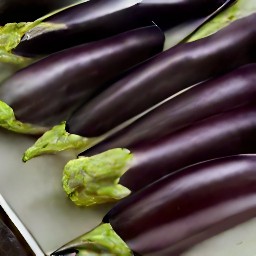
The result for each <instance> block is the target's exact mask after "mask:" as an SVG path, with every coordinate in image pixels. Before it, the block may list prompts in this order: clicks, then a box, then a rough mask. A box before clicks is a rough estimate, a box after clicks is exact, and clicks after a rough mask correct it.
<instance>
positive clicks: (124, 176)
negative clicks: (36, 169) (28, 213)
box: [0, 0, 256, 256]
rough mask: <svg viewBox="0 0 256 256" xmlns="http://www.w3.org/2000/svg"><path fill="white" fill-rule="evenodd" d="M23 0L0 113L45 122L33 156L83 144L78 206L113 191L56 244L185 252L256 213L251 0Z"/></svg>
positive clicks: (71, 184) (5, 60)
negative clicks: (87, 226) (79, 231)
mask: <svg viewBox="0 0 256 256" xmlns="http://www.w3.org/2000/svg"><path fill="white" fill-rule="evenodd" d="M14 2H15V1H14ZM14 2H13V3H11V2H10V3H9V5H8V4H7V3H6V5H3V7H0V13H1V12H3V13H5V14H6V15H4V16H3V19H2V20H0V21H1V23H2V24H3V26H2V27H1V28H0V64H1V65H3V67H5V68H4V69H3V70H6V73H5V74H4V75H3V78H2V77H0V78H1V85H0V127H2V128H4V129H7V130H9V131H11V132H16V133H21V134H26V135H33V136H38V139H37V141H36V142H35V144H34V145H31V147H30V148H29V149H27V151H26V152H24V155H23V158H22V159H23V161H24V162H26V161H28V160H30V159H32V158H34V157H38V156H40V155H43V154H56V153H58V152H60V151H64V150H75V152H76V154H77V156H78V157H77V159H74V160H71V161H69V162H68V163H67V164H66V165H65V167H64V170H63V178H62V186H63V189H64V193H63V194H64V196H65V193H66V194H67V196H68V198H69V199H70V200H72V202H74V204H75V205H76V206H80V207H82V206H91V205H95V204H103V203H109V202H117V203H116V204H115V205H114V207H113V208H112V209H111V210H110V212H109V213H108V214H107V215H106V216H105V217H104V218H103V220H102V224H100V225H99V226H98V227H96V228H95V229H94V230H92V231H90V232H88V233H86V234H84V235H82V236H81V237H78V238H76V239H75V240H74V241H72V242H70V243H68V244H66V245H64V246H63V247H61V248H60V249H58V250H57V251H56V252H54V253H53V254H52V255H102V256H105V255H109V256H110V255H118V256H119V255H120V256H131V255H141V256H144V255H145V256H170V255H181V254H182V253H183V252H184V251H186V250H187V249H189V248H190V247H192V246H194V245H195V244H197V243H200V242H202V241H204V240H205V239H207V238H209V237H212V236H214V235H216V234H219V233H221V232H223V231H224V230H227V229H229V228H232V227H234V226H235V225H238V224H240V223H242V222H244V221H247V220H249V219H251V218H253V217H255V216H256V172H255V170H256V136H255V135H256V103H255V97H256V52H255V42H256V28H255V26H254V24H256V1H255V0H247V1H245V0H237V1H236V0H194V1H191V0H185V1H184V0H180V1H179V0H178V1H170V0H164V1H157V0H118V1H116V0H90V1H71V0H69V1H68V0H66V1H64V2H62V3H61V4H60V3H59V1H57V0H55V2H54V3H52V2H51V1H50V2H49V1H45V2H44V5H41V4H39V2H38V3H36V2H37V1H34V2H35V3H34V2H33V3H34V5H33V8H35V10H38V12H34V13H33V15H32V16H27V17H26V15H24V16H17V17H15V12H14V11H13V10H15V8H16V7H17V6H16V5H18V3H17V2H15V3H14ZM31 4H32V3H30V1H25V2H23V3H22V6H21V8H23V7H24V6H26V7H25V8H28V6H29V5H31ZM13 6H15V8H14V7H13ZM39 6H44V7H45V8H43V7H42V8H40V7H39ZM1 8H2V9H1ZM58 8H61V9H58ZM191 10H193V11H191ZM9 11H10V13H13V14H14V15H13V16H12V15H7V14H8V12H9ZM49 11H52V12H51V13H49ZM43 14H45V16H43V17H40V15H43ZM7 17H8V19H7ZM24 19H27V20H24ZM6 22H11V23H6ZM15 22H18V23H15ZM191 24H193V26H192V30H191ZM188 25H189V26H190V29H189V30H188V31H189V32H187V33H185V34H184V35H183V36H182V40H180V41H179V42H176V43H174V46H172V47H168V46H167V44H166V41H167V39H170V38H169V37H171V36H172V35H168V38H167V36H166V35H167V32H168V31H174V30H175V29H176V30H177V29H180V28H181V26H184V27H186V26H188ZM40 136H41V137H40ZM118 201H120V202H118ZM75 205H74V207H75Z"/></svg>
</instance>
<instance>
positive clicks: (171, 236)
mask: <svg viewBox="0 0 256 256" xmlns="http://www.w3.org/2000/svg"><path fill="white" fill-rule="evenodd" d="M254 133H255V132H254ZM170 170H172V167H171V166H170ZM255 170H256V155H233V156H227V157H223V158H218V159H213V160H209V161H206V162H201V163H198V164H195V165H192V166H189V167H186V168H184V169H181V170H179V171H177V172H175V173H172V174H170V175H167V176H165V177H163V178H162V179H160V180H158V181H157V182H155V183H153V184H151V185H150V186H148V187H146V188H144V189H143V190H141V191H139V192H137V193H135V194H133V195H131V196H130V197H128V198H126V199H124V200H122V201H121V202H120V203H118V204H117V205H115V206H114V207H113V208H112V210H110V212H109V213H107V215H106V216H105V217H104V218H103V222H102V224H101V225H100V226H98V227H97V228H96V229H94V230H93V231H91V232H89V233H88V234H86V235H83V236H81V237H79V238H77V239H75V240H74V241H72V242H70V243H68V244H67V245H65V246H63V247H62V248H60V249H59V250H57V252H55V253H54V254H53V255H66V253H67V250H68V251H69V252H70V253H71V252H73V253H74V255H83V252H84V253H85V252H87V251H88V252H89V251H90V250H93V248H95V252H98V254H97V255H104V252H105V253H106V252H108V253H110V254H111V253H113V254H114V255H133V254H132V253H131V251H129V249H130V250H132V251H134V252H136V253H138V254H139V255H143V256H170V255H172V256H178V255H181V253H182V252H184V251H186V250H187V249H188V248H190V247H192V246H193V245H195V244H198V243H200V242H202V241H204V240H205V239H207V238H210V237H212V236H214V235H217V234H219V233H221V232H223V231H225V230H227V229H230V228H232V227H234V226H236V225H238V224H241V223H243V222H245V221H247V220H250V219H252V218H254V217H255V215H256V172H255ZM156 171H157V170H156ZM136 182H140V180H139V179H137V180H136ZM97 235H98V236H97ZM112 236H113V237H114V240H112V239H111V238H112ZM89 241H90V242H89ZM118 241H120V243H119V242H118ZM119 245H120V247H119ZM125 245H126V246H127V247H125ZM101 246H103V247H101ZM100 248H101V250H100ZM116 248H118V249H120V248H122V249H123V252H122V253H123V254H122V253H120V252H119V251H117V250H118V249H116ZM97 249H98V251H97ZM75 252H76V253H75Z"/></svg>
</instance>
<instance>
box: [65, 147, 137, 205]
mask: <svg viewBox="0 0 256 256" xmlns="http://www.w3.org/2000/svg"><path fill="white" fill-rule="evenodd" d="M132 160H133V155H132V154H131V153H130V151H129V150H127V149H121V148H116V149H111V150H108V151H106V152H103V153H101V154H98V155H95V156H92V157H80V158H78V159H76V160H71V161H69V162H68V163H67V164H66V166H65V168H64V172H63V178H62V183H63V188H64V191H65V192H66V193H67V195H68V197H69V198H70V199H71V200H72V201H73V202H74V203H75V204H76V205H78V206H90V205H94V204H102V203H107V202H115V201H117V200H120V199H122V198H124V197H126V196H128V195H129V194H130V193H131V191H130V190H129V189H127V188H126V187H124V186H122V185H120V184H118V183H119V180H120V177H121V176H122V175H123V174H124V173H125V172H126V171H127V170H128V169H129V167H130V165H131V163H132Z"/></svg>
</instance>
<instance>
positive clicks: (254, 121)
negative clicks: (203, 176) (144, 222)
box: [63, 104, 256, 205]
mask: <svg viewBox="0 0 256 256" xmlns="http://www.w3.org/2000/svg"><path fill="white" fill-rule="evenodd" d="M255 131H256V106H255V105H250V104H249V105H246V106H242V107H239V108H236V109H233V110H230V111H227V112H224V113H221V114H218V115H215V116H212V117H209V118H206V119H204V120H201V121H199V122H196V123H193V124H192V125H190V126H188V127H185V128H184V129H181V130H178V131H177V132H175V133H172V134H170V135H168V136H166V137H163V138H162V139H160V140H158V141H154V142H149V143H142V144H137V145H135V146H133V147H128V148H115V149H111V150H108V151H105V152H103V153H100V154H98V155H95V156H91V157H80V158H78V159H76V160H71V161H69V162H68V163H67V165H66V166H65V168H64V173H63V188H64V190H65V192H66V193H67V195H68V196H69V198H70V199H71V200H72V201H73V202H74V203H75V204H77V205H91V204H95V203H104V202H108V201H116V200H119V199H121V198H123V197H125V196H127V195H129V194H130V193H131V192H134V191H138V190H139V189H141V188H143V187H145V186H147V185H149V184H150V183H152V182H154V181H156V180H157V179H159V178H161V177H163V176H165V175H167V174H169V173H170V172H173V171H175V170H178V169H180V168H183V167H185V166H188V165H191V164H195V163H197V162H200V161H206V160H209V159H212V158H216V157H222V156H227V155H232V154H242V153H255V152H256V136H255Z"/></svg>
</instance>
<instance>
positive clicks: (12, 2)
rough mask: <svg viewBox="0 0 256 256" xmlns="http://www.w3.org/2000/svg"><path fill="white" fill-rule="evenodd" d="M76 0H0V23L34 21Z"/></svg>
mask: <svg viewBox="0 0 256 256" xmlns="http://www.w3.org/2000/svg"><path fill="white" fill-rule="evenodd" d="M76 2H78V1H77V0H22V1H20V0H1V3H0V24H1V25H3V24H5V23H10V22H21V21H24V22H28V21H34V20H35V19H37V18H40V17H41V16H42V15H45V14H47V13H49V12H51V11H54V10H57V9H59V8H62V7H65V6H68V5H71V4H75V3H76Z"/></svg>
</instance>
